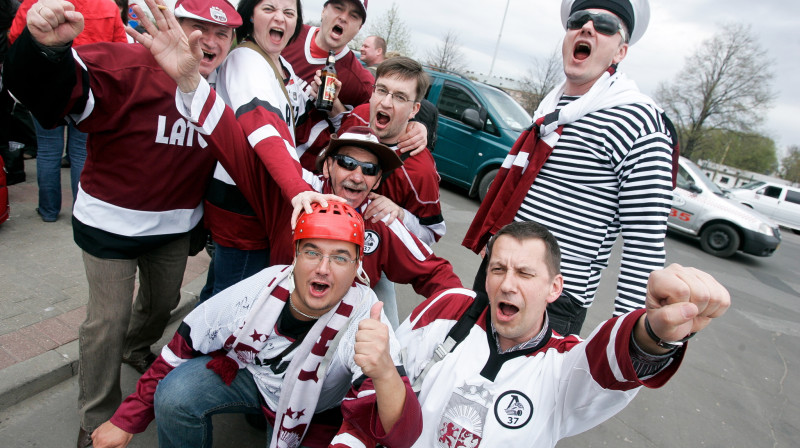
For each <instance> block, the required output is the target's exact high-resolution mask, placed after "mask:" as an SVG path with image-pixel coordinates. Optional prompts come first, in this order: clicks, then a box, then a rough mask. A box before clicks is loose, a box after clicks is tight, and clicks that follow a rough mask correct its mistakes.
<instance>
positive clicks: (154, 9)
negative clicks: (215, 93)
mask: <svg viewBox="0 0 800 448" xmlns="http://www.w3.org/2000/svg"><path fill="white" fill-rule="evenodd" d="M145 3H146V4H147V7H148V8H150V12H151V13H152V14H153V18H154V19H155V21H156V24H155V25H153V24H152V23H150V21H149V20H147V19H146V17H147V16H146V15H145V14H144V11H142V8H140V7H139V5H133V11H134V12H135V13H136V15H137V16H139V17H145V20H142V21H141V22H139V23H141V25H142V26H144V29H146V30H147V32H148V33H149V34H141V33H139V32H138V31H136V30H134V29H133V28H131V27H130V26H126V27H125V31H127V33H128V34H130V35H131V37H133V38H134V39H136V41H137V42H140V43H141V44H142V45H144V46H145V48H147V49H148V50H150V53H151V54H152V55H153V57H154V58H155V59H156V61H157V62H158V65H160V66H161V68H162V69H163V70H164V72H165V73H166V74H168V75H169V76H170V77H171V78H172V79H173V80H175V82H176V83H177V84H178V88H179V89H181V92H184V93H189V92H192V91H194V90H195V89H197V86H198V84H200V79H201V76H200V60H201V59H202V58H203V50H201V49H200V37H201V36H202V35H203V33H202V31H200V30H195V31H193V32H192V34H191V35H190V36H189V37H186V34H184V33H183V28H181V26H180V24H179V23H178V20H177V19H176V18H175V16H174V15H173V14H172V11H170V10H169V8H167V6H166V5H165V4H164V1H163V0H158V2H157V3H156V1H154V0H145Z"/></svg>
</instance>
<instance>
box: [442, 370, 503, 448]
mask: <svg viewBox="0 0 800 448" xmlns="http://www.w3.org/2000/svg"><path fill="white" fill-rule="evenodd" d="M491 403H492V394H491V393H490V392H489V390H488V389H486V388H484V387H483V385H482V384H481V385H471V384H467V383H464V385H463V386H461V387H457V388H456V390H454V391H453V393H452V394H451V395H450V401H448V402H447V407H446V408H445V410H444V413H443V414H442V419H441V420H440V421H439V429H438V436H439V437H438V439H437V446H439V447H440V448H461V447H464V448H477V447H478V446H480V444H481V440H483V427H484V425H485V423H486V414H488V411H489V408H488V406H490V405H491Z"/></svg>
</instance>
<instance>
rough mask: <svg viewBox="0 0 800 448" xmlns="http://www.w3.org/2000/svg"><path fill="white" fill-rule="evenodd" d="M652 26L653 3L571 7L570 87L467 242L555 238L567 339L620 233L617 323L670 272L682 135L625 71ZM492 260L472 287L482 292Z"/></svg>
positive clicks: (519, 151)
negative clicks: (529, 234)
mask: <svg viewBox="0 0 800 448" xmlns="http://www.w3.org/2000/svg"><path fill="white" fill-rule="evenodd" d="M649 19H650V8H649V4H648V0H563V2H562V4H561V20H562V23H563V25H564V28H565V29H566V35H565V36H564V42H563V45H562V56H563V64H564V74H565V76H566V79H565V80H564V81H563V82H562V83H561V84H560V85H559V86H557V87H556V88H555V89H554V90H553V91H551V92H550V93H549V94H548V95H547V96H546V97H545V98H544V100H543V101H542V103H541V104H540V105H539V108H538V109H537V110H536V112H535V114H534V123H533V125H532V126H531V128H530V129H528V130H527V131H526V132H524V133H523V134H522V136H520V138H519V139H518V140H517V142H516V144H515V145H514V148H513V149H512V150H511V152H510V153H509V156H508V158H507V159H506V161H505V163H504V164H503V167H502V168H501V170H500V172H499V173H498V175H497V178H496V179H495V181H494V183H493V184H492V187H491V189H490V191H489V193H488V195H487V198H486V199H485V200H484V201H483V203H482V204H481V208H480V209H479V210H478V213H477V215H476V216H475V219H474V220H473V221H472V225H471V226H470V228H469V230H468V231H467V235H466V237H465V238H464V241H463V243H462V244H463V245H464V246H466V247H468V248H470V249H472V250H473V251H475V252H476V253H479V252H481V250H482V249H483V248H484V247H485V246H486V242H487V241H488V239H489V237H490V236H491V235H493V234H495V233H497V231H498V230H499V229H500V228H501V227H503V226H504V225H506V224H508V223H510V222H512V221H534V222H537V223H539V224H542V225H544V226H545V227H546V228H547V229H548V230H550V231H551V232H552V233H553V234H554V235H555V237H556V239H557V240H558V243H559V246H560V247H561V251H562V259H561V271H562V272H563V275H564V291H563V293H562V295H561V296H560V297H559V298H558V300H556V301H555V302H554V303H551V304H550V305H549V306H548V313H549V315H550V321H551V326H552V327H553V329H554V330H555V331H556V332H557V333H559V334H562V335H567V334H579V333H580V330H581V326H582V325H583V321H584V319H585V317H586V311H587V309H588V308H589V306H590V305H591V304H592V302H593V300H594V296H595V293H596V291H597V287H598V285H599V283H600V275H601V271H602V270H603V269H604V268H605V267H606V266H607V265H608V259H609V255H610V254H611V248H612V246H613V244H614V241H615V240H616V238H617V236H618V235H620V234H621V235H622V238H623V249H622V261H621V266H620V276H619V278H618V281H617V295H616V298H615V306H614V315H615V316H619V315H621V314H623V313H626V312H629V311H632V310H634V309H637V308H642V307H643V306H644V297H645V290H646V285H647V279H648V276H649V275H650V272H652V271H653V270H656V269H660V268H662V267H663V266H664V261H665V251H664V236H665V233H666V223H667V216H668V214H669V211H670V206H671V199H672V194H671V188H672V186H673V183H672V180H673V179H672V172H673V163H674V161H676V160H677V149H675V148H674V146H675V145H674V138H675V132H673V131H671V128H672V125H671V123H669V120H668V119H667V118H666V116H665V115H664V114H663V111H662V110H661V109H660V108H659V107H658V106H657V105H656V104H655V102H654V101H653V100H652V99H650V98H649V97H648V96H646V95H644V94H642V93H641V92H639V90H638V88H637V87H636V84H635V83H634V82H633V81H631V80H630V79H628V78H627V77H626V76H625V75H624V74H623V73H621V72H620V71H619V70H618V65H619V64H620V63H621V62H622V61H623V59H625V57H626V56H627V54H628V49H629V47H630V46H631V45H633V44H634V43H636V42H637V41H638V40H639V38H641V37H642V35H643V34H644V31H645V30H646V29H647V24H648V22H649ZM485 263H486V260H484V265H483V266H482V267H481V269H480V270H479V273H478V275H479V277H480V278H478V279H476V281H475V286H474V287H475V288H478V289H482V287H483V286H482V285H483V278H484V277H483V273H485V270H486V265H485Z"/></svg>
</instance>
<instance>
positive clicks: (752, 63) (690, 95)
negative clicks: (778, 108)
mask: <svg viewBox="0 0 800 448" xmlns="http://www.w3.org/2000/svg"><path fill="white" fill-rule="evenodd" d="M765 53H766V52H765V51H764V50H763V49H762V48H761V46H760V45H759V44H758V42H757V41H756V38H755V36H754V35H753V32H752V31H751V29H750V26H748V25H744V24H728V25H724V26H723V27H722V30H720V31H719V32H718V33H717V34H715V35H714V36H712V37H711V38H710V39H709V40H707V41H705V42H703V43H702V44H701V46H700V48H699V49H698V50H697V51H696V52H695V53H694V54H692V55H691V56H689V57H687V59H686V63H685V66H684V69H683V71H681V73H680V74H679V75H678V76H677V77H676V78H675V80H674V81H673V82H672V83H661V85H660V86H659V88H658V91H657V93H656V98H657V99H658V100H659V102H660V103H661V105H662V106H663V107H664V108H665V109H666V110H667V112H668V114H669V115H670V117H671V118H672V119H673V121H674V122H675V123H676V125H677V127H678V130H679V135H680V140H681V153H683V154H684V155H686V156H691V154H692V152H694V151H695V150H696V149H699V148H701V147H702V145H703V143H704V142H703V140H704V136H705V133H706V131H707V130H708V129H712V128H716V129H725V130H731V131H743V132H749V131H752V130H753V129H755V128H756V127H757V126H758V124H760V123H761V122H762V121H763V117H764V115H765V112H766V110H767V109H769V107H770V106H771V104H772V101H773V100H774V99H775V93H774V92H773V90H772V80H773V78H774V77H775V75H774V73H773V72H772V67H773V66H774V63H773V61H771V60H770V59H769V58H767V57H765Z"/></svg>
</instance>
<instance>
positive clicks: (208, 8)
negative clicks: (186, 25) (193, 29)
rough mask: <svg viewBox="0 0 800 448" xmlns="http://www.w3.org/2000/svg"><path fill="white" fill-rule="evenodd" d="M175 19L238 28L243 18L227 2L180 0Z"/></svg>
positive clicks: (222, 0) (221, 0) (176, 7)
mask: <svg viewBox="0 0 800 448" xmlns="http://www.w3.org/2000/svg"><path fill="white" fill-rule="evenodd" d="M175 17H177V18H184V19H194V20H200V21H202V22H210V23H213V24H216V25H222V26H227V27H229V28H236V27H237V26H239V25H241V24H242V18H241V17H240V16H239V13H238V12H236V8H234V7H233V5H231V4H230V3H228V2H227V1H226V0H178V1H177V2H176V3H175Z"/></svg>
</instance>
